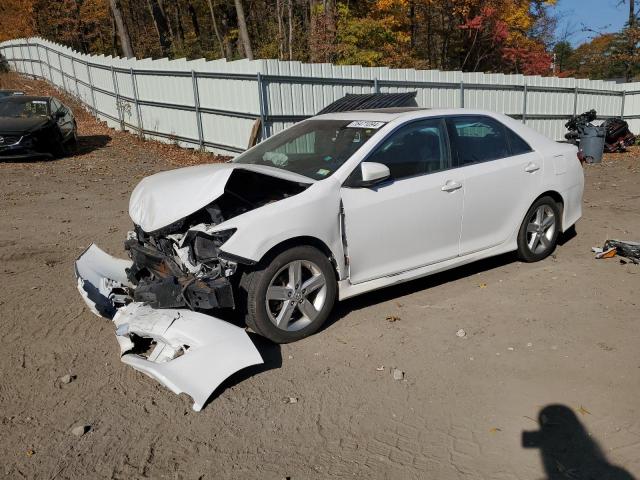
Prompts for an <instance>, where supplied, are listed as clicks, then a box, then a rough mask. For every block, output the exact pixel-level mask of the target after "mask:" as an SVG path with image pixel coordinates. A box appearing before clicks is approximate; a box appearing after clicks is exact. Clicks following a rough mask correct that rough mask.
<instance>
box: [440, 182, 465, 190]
mask: <svg viewBox="0 0 640 480" xmlns="http://www.w3.org/2000/svg"><path fill="white" fill-rule="evenodd" d="M459 188H462V184H461V183H458V182H454V181H453V180H447V183H445V184H444V185H443V186H442V189H441V190H442V191H443V192H454V191H456V190H458V189H459Z"/></svg>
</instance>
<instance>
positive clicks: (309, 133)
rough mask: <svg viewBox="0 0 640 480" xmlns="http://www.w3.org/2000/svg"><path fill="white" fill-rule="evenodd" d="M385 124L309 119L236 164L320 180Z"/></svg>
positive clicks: (251, 151) (248, 154) (256, 149)
mask: <svg viewBox="0 0 640 480" xmlns="http://www.w3.org/2000/svg"><path fill="white" fill-rule="evenodd" d="M383 125H384V122H369V121H351V120H308V121H306V122H302V123H298V124H296V125H294V126H293V127H291V128H289V129H287V130H285V131H284V132H282V133H280V134H278V135H276V136H274V137H271V138H269V139H267V140H265V141H264V142H262V143H259V144H258V145H256V146H255V147H254V148H252V149H250V150H248V151H247V152H245V153H243V154H242V155H240V156H239V157H237V158H236V159H235V160H234V162H236V163H252V164H256V165H268V166H270V167H276V168H281V169H283V170H288V171H289V172H294V173H298V174H300V175H304V176H306V177H310V178H313V179H314V180H321V179H323V178H327V177H328V176H330V175H331V174H332V173H333V172H335V171H336V170H338V168H340V167H341V166H342V164H343V163H344V162H346V161H347V160H348V159H349V157H351V155H353V154H354V153H355V152H356V151H357V150H358V149H359V148H360V147H362V145H364V144H365V143H366V142H367V141H368V140H369V139H370V138H371V137H372V136H373V134H375V133H376V132H377V131H378V130H379V129H380V128H381V127H382V126H383Z"/></svg>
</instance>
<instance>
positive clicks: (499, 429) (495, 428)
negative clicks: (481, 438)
mask: <svg viewBox="0 0 640 480" xmlns="http://www.w3.org/2000/svg"><path fill="white" fill-rule="evenodd" d="M501 431H502V429H501V428H498V427H492V428H490V429H489V432H490V433H497V432H501Z"/></svg>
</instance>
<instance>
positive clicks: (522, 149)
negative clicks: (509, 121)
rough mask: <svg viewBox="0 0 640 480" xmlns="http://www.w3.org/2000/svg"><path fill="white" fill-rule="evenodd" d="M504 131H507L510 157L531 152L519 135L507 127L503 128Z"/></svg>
mask: <svg viewBox="0 0 640 480" xmlns="http://www.w3.org/2000/svg"><path fill="white" fill-rule="evenodd" d="M505 130H506V131H507V139H508V140H509V147H510V150H511V155H522V154H524V153H529V152H532V151H533V149H532V148H531V147H530V146H529V144H528V143H527V142H525V141H524V140H523V139H522V137H521V136H520V135H518V134H517V133H516V132H514V131H513V130H511V129H510V128H508V127H505Z"/></svg>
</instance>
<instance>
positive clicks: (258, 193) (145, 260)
mask: <svg viewBox="0 0 640 480" xmlns="http://www.w3.org/2000/svg"><path fill="white" fill-rule="evenodd" d="M307 186H308V184H299V183H295V182H291V181H288V180H283V179H279V178H276V177H271V176H267V175H263V174H260V173H256V172H251V171H248V170H242V169H238V170H234V171H233V172H232V173H231V176H230V177H229V180H228V182H227V184H226V186H225V190H224V194H223V195H222V196H221V197H219V198H217V199H216V200H214V201H213V202H211V203H210V204H208V205H207V206H205V207H204V208H202V209H200V210H198V211H197V212H194V213H193V214H191V215H189V216H187V217H185V218H182V219H181V220H178V221H177V222H174V223H172V224H170V225H167V226H166V227H163V228H161V229H159V230H156V231H153V232H145V231H144V230H142V228H140V226H138V225H136V226H135V230H134V231H133V232H130V233H129V236H128V238H127V240H126V241H125V249H126V250H127V252H128V254H129V257H130V258H131V260H132V262H133V264H132V266H131V267H130V268H127V269H126V273H127V279H128V280H129V282H130V283H131V284H132V285H134V287H135V288H133V289H126V288H125V289H123V291H122V292H118V294H116V295H114V296H113V301H114V304H116V305H115V306H116V308H118V307H119V306H123V305H126V304H127V303H129V302H131V301H136V302H144V303H146V304H148V305H150V306H151V307H153V308H181V307H187V308H190V309H191V310H210V309H214V308H233V307H234V306H235V303H234V297H233V290H232V286H231V282H230V281H229V277H231V276H232V275H233V274H234V273H235V272H236V269H237V263H236V262H235V261H232V260H229V259H225V258H224V255H220V253H221V252H220V247H221V246H222V245H223V244H224V243H225V242H226V241H227V240H228V239H229V238H230V237H231V236H232V235H233V234H234V233H235V229H229V230H223V231H214V227H216V226H217V225H219V224H220V223H222V222H224V221H226V220H229V219H231V218H233V217H236V216H238V215H241V214H243V213H245V212H248V211H250V210H254V209H256V208H259V207H261V206H263V205H266V204H267V203H271V202H275V201H278V200H282V199H283V198H287V197H290V196H292V195H296V194H298V193H300V192H301V191H303V190H304V189H305V188H306V187H307Z"/></svg>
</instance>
